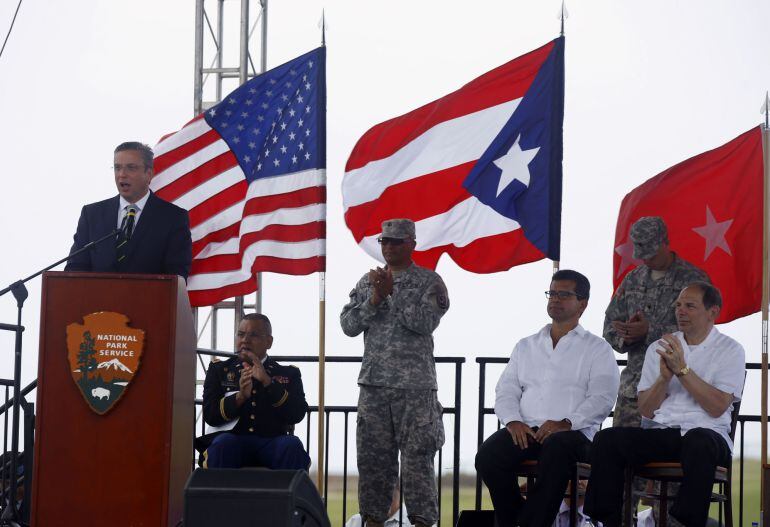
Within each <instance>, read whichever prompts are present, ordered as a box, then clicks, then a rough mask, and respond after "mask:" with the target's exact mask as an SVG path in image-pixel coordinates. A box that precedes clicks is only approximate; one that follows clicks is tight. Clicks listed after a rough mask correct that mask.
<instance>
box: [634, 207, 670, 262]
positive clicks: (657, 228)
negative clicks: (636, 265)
mask: <svg viewBox="0 0 770 527" xmlns="http://www.w3.org/2000/svg"><path fill="white" fill-rule="evenodd" d="M628 235H629V237H630V238H631V241H633V242H634V258H637V259H639V260H644V259H646V258H652V257H653V256H655V253H657V252H658V249H659V248H660V244H661V243H663V242H668V229H666V224H665V223H663V219H662V218H660V217H659V216H644V217H642V218H639V219H638V220H636V221H635V222H634V224H633V225H631V231H630V232H629V233H628Z"/></svg>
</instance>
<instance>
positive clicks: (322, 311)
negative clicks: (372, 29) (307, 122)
mask: <svg viewBox="0 0 770 527" xmlns="http://www.w3.org/2000/svg"><path fill="white" fill-rule="evenodd" d="M321 46H323V47H326V14H325V11H324V10H322V11H321ZM325 96H326V95H325V92H324V97H325ZM325 108H326V101H324V109H325ZM325 120H326V117H325V116H324V121H325ZM324 149H326V141H325V140H324ZM324 157H326V154H325V153H324ZM322 179H323V187H324V188H325V187H326V169H324V170H323V175H322ZM324 220H326V210H325V209H324ZM325 243H326V242H325V241H324V244H325ZM324 268H325V267H324ZM318 276H319V279H320V280H319V284H318V286H319V287H318V289H319V290H318V456H317V459H318V482H317V485H316V486H317V487H318V493H319V494H320V495H322V496H323V494H324V458H325V456H324V450H325V446H326V445H325V439H326V438H325V435H324V430H325V421H324V418H325V417H326V415H325V413H326V412H325V406H324V399H325V386H326V271H321V272H320V273H319V275H318ZM345 440H346V441H347V438H345Z"/></svg>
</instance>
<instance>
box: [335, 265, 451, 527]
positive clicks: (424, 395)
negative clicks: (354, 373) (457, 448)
mask: <svg viewBox="0 0 770 527" xmlns="http://www.w3.org/2000/svg"><path fill="white" fill-rule="evenodd" d="M371 289H372V286H371V284H370V283H369V276H368V274H366V275H364V276H363V278H361V280H359V281H358V284H356V287H355V288H354V289H353V290H352V291H351V292H350V302H349V303H348V304H347V305H346V306H345V307H344V308H343V309H342V314H341V315H340V323H341V325H342V330H343V332H344V333H345V334H346V335H348V336H351V337H354V336H357V335H359V334H361V333H363V334H364V356H363V360H362V363H361V373H360V374H359V377H358V384H359V385H360V395H359V402H358V421H357V431H356V447H357V458H358V473H359V480H358V488H359V492H358V500H359V506H360V512H361V516H362V518H364V519H365V520H366V519H368V520H371V521H374V522H384V521H385V520H386V519H387V513H388V508H389V506H390V502H391V499H392V496H393V489H394V486H395V484H396V480H397V478H398V453H399V451H400V452H401V473H402V476H403V492H404V500H405V502H406V507H407V510H408V511H409V518H410V520H411V521H412V523H423V524H425V525H433V524H434V523H436V522H437V521H438V496H437V492H436V474H435V472H434V468H433V458H434V457H435V455H436V451H437V450H438V449H439V448H440V447H441V445H442V444H443V443H444V426H443V423H442V421H441V406H440V405H439V404H438V399H437V397H436V389H437V383H436V365H435V362H434V360H433V336H432V334H433V331H434V330H435V329H436V328H437V327H438V325H439V322H440V320H441V317H442V316H443V315H444V313H446V312H447V310H448V309H449V297H448V296H447V290H446V286H445V285H444V282H443V280H442V279H441V277H440V276H439V275H438V274H436V273H435V272H433V271H430V270H428V269H424V268H422V267H419V266H417V265H415V264H412V265H411V266H409V267H408V268H407V269H405V270H403V271H401V272H394V273H393V292H392V294H391V295H389V296H388V297H387V298H386V299H385V300H383V301H382V302H381V303H380V304H379V305H378V306H374V305H372V304H371V302H370V297H371Z"/></svg>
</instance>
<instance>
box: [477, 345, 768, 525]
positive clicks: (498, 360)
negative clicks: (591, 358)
mask: <svg viewBox="0 0 770 527" xmlns="http://www.w3.org/2000/svg"><path fill="white" fill-rule="evenodd" d="M476 362H477V363H478V365H479V406H478V415H477V419H478V426H477V432H478V435H477V440H478V443H477V447H478V446H480V445H481V443H483V442H484V439H485V437H486V436H485V435H484V417H485V416H486V415H494V413H495V409H494V407H493V406H492V407H488V406H486V373H487V365H488V364H507V363H508V358H505V357H477V358H476ZM626 362H627V361H626V360H622V359H621V360H618V361H617V363H618V366H625V365H626ZM761 369H762V365H761V364H760V363H758V362H747V363H746V370H747V371H751V370H761ZM610 416H612V413H610ZM754 422H756V423H758V422H760V416H758V415H745V414H744V415H739V416H738V427H739V430H740V433H741V437H740V442H739V445H740V446H739V448H738V467H739V468H738V504H739V505H738V523H737V524H736V525H743V506H744V495H743V494H744V492H743V491H744V486H743V484H744V454H745V434H744V427H745V424H746V423H754ZM497 427H498V428H500V423H499V422H498V423H497ZM733 453H734V452H733ZM732 484H733V486H735V480H733V481H732ZM475 506H476V510H479V509H481V478H480V477H479V476H478V474H477V475H476V502H475Z"/></svg>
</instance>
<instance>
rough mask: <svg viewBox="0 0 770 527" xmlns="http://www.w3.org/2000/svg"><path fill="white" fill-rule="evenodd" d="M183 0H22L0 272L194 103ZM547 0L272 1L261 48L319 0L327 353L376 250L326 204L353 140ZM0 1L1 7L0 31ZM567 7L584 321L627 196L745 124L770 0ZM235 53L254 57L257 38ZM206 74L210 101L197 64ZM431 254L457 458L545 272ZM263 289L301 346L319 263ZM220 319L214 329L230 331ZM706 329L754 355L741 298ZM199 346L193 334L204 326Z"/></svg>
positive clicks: (38, 252) (536, 18) (342, 343)
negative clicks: (474, 270)
mask: <svg viewBox="0 0 770 527" xmlns="http://www.w3.org/2000/svg"><path fill="white" fill-rule="evenodd" d="M192 4H193V3H192V2H189V1H184V0H164V1H163V2H157V1H150V0H132V1H130V2H129V1H126V0H114V1H111V2H96V1H83V2H51V1H48V2H42V1H40V0H25V2H24V3H23V4H22V7H21V10H20V13H19V17H18V19H17V21H16V26H15V28H14V31H13V33H12V34H11V37H10V40H9V42H8V45H7V47H6V49H5V52H4V53H3V55H2V57H0V115H2V121H1V122H0V145H2V146H1V147H0V148H2V153H3V155H2V162H3V165H2V174H1V175H0V177H1V178H2V192H0V236H1V237H2V246H3V248H4V250H3V258H2V260H1V261H2V263H1V264H0V287H4V286H5V285H6V284H8V283H10V282H12V281H14V280H16V279H18V278H20V277H23V276H26V275H27V274H30V273H31V272H33V271H35V270H37V269H38V268H40V267H43V266H45V265H47V264H48V263H49V262H52V261H54V260H56V259H58V258H60V257H61V256H63V255H65V254H66V253H67V251H68V249H69V247H70V244H71V240H72V234H73V233H74V229H75V225H76V222H77V218H78V216H79V213H80V209H81V207H82V205H83V204H84V203H88V202H92V201H96V200H100V199H104V198H106V197H109V196H111V195H114V193H115V188H114V183H113V179H112V173H111V169H110V167H111V165H112V150H113V148H114V147H115V145H117V144H118V143H120V142H122V141H125V140H141V141H144V142H147V143H149V144H154V143H155V142H156V141H157V140H158V139H159V138H160V137H161V136H162V135H163V134H165V133H168V132H171V131H174V130H176V129H178V128H179V127H181V126H182V125H183V124H184V123H185V122H187V121H188V120H189V119H190V118H191V117H192V116H193V113H192V112H193V58H194V49H193V39H194V27H193V25H194V9H193V5H192ZM225 5H226V7H227V9H228V16H229V17H230V21H231V22H233V24H232V25H228V31H229V33H228V36H227V37H226V39H225V54H226V62H229V64H230V65H234V64H235V62H234V61H235V60H236V53H237V32H236V31H237V10H238V5H239V2H236V1H234V0H229V1H227V2H225ZM471 5H472V6H473V7H470V6H471ZM559 6H560V2H559V1H557V0H547V1H537V2H535V1H528V2H525V1H510V0H494V1H484V2H475V3H473V4H469V3H468V2H459V1H450V0H423V1H420V2H414V1H407V0H394V1H390V2H361V1H354V0H350V1H339V0H337V1H335V0H332V1H329V2H326V3H324V2H320V1H316V0H307V1H299V0H297V1H292V2H277V1H275V0H273V1H272V2H271V3H270V13H269V17H268V18H269V40H268V46H267V48H268V49H267V58H268V67H271V66H275V65H278V64H280V63H283V62H285V61H287V60H289V59H291V58H292V57H294V56H297V55H299V54H301V53H304V52H306V51H308V50H310V49H312V48H314V47H316V46H318V45H319V44H320V30H319V29H318V25H317V24H318V20H319V18H320V15H321V10H322V9H324V8H325V9H326V15H327V19H328V24H329V29H328V33H327V47H328V50H327V52H328V64H327V91H328V111H327V115H328V141H327V143H328V187H329V191H328V237H329V239H328V244H327V251H328V258H327V262H328V273H327V295H326V297H327V306H326V308H327V328H326V334H327V354H329V355H354V354H360V352H361V350H362V346H363V344H362V342H361V340H360V338H359V339H350V338H347V337H345V336H344V335H343V334H342V332H341V330H340V329H339V325H338V314H339V312H340V310H341V308H342V306H343V305H344V303H345V302H346V300H347V294H348V292H349V290H350V288H351V287H352V286H353V285H354V283H355V281H356V280H357V279H358V278H359V276H360V275H361V274H362V273H363V272H365V271H366V270H368V269H369V268H370V267H372V266H373V265H375V263H376V262H375V261H374V260H372V259H371V258H370V257H368V256H367V255H366V254H365V253H364V252H363V251H362V250H361V249H359V248H358V246H357V245H356V244H355V242H354V241H353V238H352V236H351V235H350V233H349V232H348V230H347V229H346V227H345V225H344V222H343V217H342V203H341V193H340V184H341V181H342V176H343V172H344V165H345V161H346V159H347V156H348V155H349V153H350V151H351V149H352V147H353V145H354V144H355V142H356V140H357V139H358V138H359V137H360V136H361V134H363V133H364V132H365V131H366V130H367V129H368V128H370V127H371V126H372V125H374V124H376V123H378V122H381V121H383V120H386V119H388V118H391V117H394V116H396V115H400V114H402V113H404V112H406V111H409V110H411V109H413V108H415V107H417V106H420V105H422V104H424V103H426V102H429V101H431V100H434V99H436V98H438V97H440V96H441V95H444V94H446V93H448V92H450V91H453V90H454V89H456V88H458V87H460V86H461V85H463V84H465V83H466V82H467V81H469V80H471V79H472V78H474V77H476V76H478V75H480V74H482V73H483V72H485V71H488V70H490V69H492V68H494V67H495V66H498V65H500V64H502V63H504V62H506V61H508V60H510V59H512V58H514V57H516V56H519V55H521V54H523V53H526V52H527V51H530V50H532V49H534V48H537V47H539V46H541V45H543V44H545V43H546V42H548V41H550V40H552V39H553V38H555V37H557V36H558V31H559V21H558V19H557V13H558V11H559ZM15 7H16V2H10V1H8V2H2V3H1V4H0V35H2V36H4V35H5V32H6V31H7V28H8V25H9V24H10V20H11V17H12V15H13V10H14V9H15ZM567 7H568V9H569V12H570V17H569V19H568V20H567V24H566V36H567V40H566V101H565V116H564V202H563V214H562V217H563V224H562V264H561V265H562V268H575V269H578V270H580V271H582V272H584V273H585V274H587V275H588V277H589V278H590V279H591V281H592V284H593V291H592V298H591V303H590V305H589V308H588V310H587V312H586V313H585V315H584V317H583V324H584V326H585V327H586V328H588V329H589V330H592V331H594V332H597V333H599V332H601V323H602V319H603V311H604V308H605V307H606V304H607V302H608V301H609V298H610V295H611V292H612V286H611V273H612V250H613V247H612V246H613V238H614V228H615V221H616V218H617V212H618V208H619V205H620V202H621V200H622V198H623V196H624V195H625V194H626V193H627V192H628V191H630V190H631V189H633V188H634V187H636V186H637V185H639V184H640V183H642V182H643V181H645V180H646V179H648V178H650V177H652V176H654V175H655V174H657V173H658V172H660V171H662V170H664V169H665V168H667V167H669V166H671V165H673V164H675V163H677V162H679V161H681V160H683V159H686V158H688V157H690V156H692V155H695V154H697V153H700V152H703V151H705V150H708V149H711V148H714V147H716V146H719V145H721V144H723V143H725V142H726V141H728V140H730V139H732V138H733V137H735V136H737V135H738V134H740V133H742V132H744V131H746V130H748V129H749V128H751V127H753V126H756V125H757V124H758V123H759V122H760V120H761V116H760V114H759V109H760V106H761V104H762V102H763V98H764V96H765V91H766V90H767V89H768V88H770V68H768V61H767V55H766V52H765V49H766V41H767V39H766V36H765V35H766V27H767V22H768V20H769V19H770V4H768V3H767V2H761V1H759V0H744V1H741V2H729V3H728V2H723V1H716V0H699V1H695V0H682V1H680V2H667V1H663V0H653V1H651V2H643V3H639V2H631V1H625V0H624V1H618V0H583V1H581V2H571V3H569V4H568V6H567ZM210 9H212V10H213V2H212V4H211V7H210ZM253 9H254V10H256V8H255V7H253ZM251 50H252V54H253V55H254V60H255V62H256V63H257V64H258V56H259V43H258V42H257V41H255V42H253V43H252V46H251ZM206 90H207V95H208V97H207V98H208V99H211V96H212V94H213V91H212V90H213V83H212V82H211V81H209V83H208V84H207V86H206ZM438 271H439V272H440V273H441V275H442V276H443V277H444V279H445V281H446V284H447V286H448V289H449V293H450V298H451V302H452V307H451V309H450V311H449V312H448V314H447V315H446V316H445V317H444V319H443V321H442V323H441V326H440V327H439V328H438V330H437V331H436V334H435V340H436V354H437V355H441V356H445V355H447V356H462V357H465V358H466V365H465V367H464V371H463V378H464V380H465V382H464V390H465V394H464V415H463V421H462V422H463V425H464V427H465V428H466V429H467V430H468V431H467V433H466V432H463V437H462V445H463V448H462V452H463V454H462V462H463V468H464V469H465V470H472V459H473V454H474V452H475V415H474V413H475V409H476V402H475V401H476V397H477V391H476V390H477V382H476V379H477V375H478V368H477V365H476V363H475V357H478V356H495V357H507V356H508V355H509V354H510V351H511V349H512V347H513V345H514V344H515V342H516V341H517V340H518V339H519V338H521V337H524V336H526V335H528V334H530V333H533V332H534V331H536V330H537V329H539V328H540V327H541V326H542V325H543V324H544V323H545V322H547V319H546V314H545V298H544V297H543V291H544V290H545V289H546V288H547V285H548V281H549V275H550V273H551V263H550V262H549V261H541V262H536V263H533V264H530V265H526V266H523V267H518V268H514V269H512V270H511V271H509V272H506V273H499V274H495V275H474V274H470V273H467V272H465V271H462V270H460V269H458V268H457V266H456V265H455V264H454V263H453V262H452V261H450V260H442V261H441V262H440V264H439V267H438ZM29 290H30V299H29V300H28V301H27V304H26V308H25V312H24V324H25V325H26V326H27V328H28V330H27V332H26V334H25V337H24V353H25V358H24V367H23V377H24V379H23V382H24V384H26V383H27V382H29V381H30V380H32V379H33V378H35V376H36V375H37V367H38V365H37V360H36V355H37V343H38V323H39V310H40V280H39V279H36V280H34V281H32V282H31V283H30V284H29ZM263 290H264V311H265V312H266V313H267V314H269V315H270V316H271V318H272V319H273V321H274V328H275V336H276V339H275V346H274V350H273V351H274V353H275V354H280V355H307V354H314V353H316V350H317V333H318V277H317V275H313V276H309V277H300V278H296V277H283V276H277V275H267V276H266V277H265V283H264V288H263ZM204 316H205V313H204ZM14 320H15V304H14V302H13V300H12V298H11V297H10V295H7V296H5V297H0V321H2V322H13V321H14ZM225 326H227V324H225ZM227 329H229V328H228V327H225V328H224V329H223V332H222V333H221V336H220V342H224V343H225V344H223V346H227V347H231V344H230V342H229V340H230V336H228V335H227V332H226V330H227ZM722 329H723V331H725V332H726V333H728V334H729V335H732V336H734V337H735V338H737V339H738V340H740V341H741V342H742V343H743V345H744V346H745V348H746V352H747V359H748V360H749V361H759V360H760V344H761V339H760V337H761V332H760V329H761V328H760V318H759V316H758V315H754V316H750V317H746V318H745V319H742V320H739V321H736V322H733V323H730V324H728V325H725V326H723V327H722ZM209 343H210V341H209V335H208V334H204V338H203V339H202V340H201V342H200V345H201V346H202V347H208V346H209ZM12 346H13V341H12V338H10V336H9V335H0V377H6V378H9V377H11V375H12V349H13V348H12ZM303 371H304V372H305V373H304V375H305V377H306V384H307V386H306V391H307V392H308V397H309V399H310V401H311V402H315V401H316V400H317V393H318V388H317V384H316V382H317V381H316V377H315V373H314V371H312V369H311V368H310V367H309V366H307V367H305V368H304V370H303ZM440 371H441V373H440V377H441V378H440V381H439V383H440V398H441V399H442V401H444V402H445V403H446V404H447V405H448V404H449V403H450V402H451V401H452V398H453V391H452V390H453V387H452V377H451V372H450V371H449V370H446V371H443V370H440ZM354 375H355V370H354V369H350V370H346V369H344V368H341V367H335V366H330V367H329V368H328V370H327V379H328V383H329V389H328V394H327V403H329V404H352V403H354V400H355V399H354V394H355V384H354ZM496 376H497V370H495V371H493V372H491V373H490V377H491V378H492V379H493V380H492V384H494V380H496ZM747 383H748V384H747V392H746V393H747V398H746V399H747V400H746V402H745V403H744V406H743V408H744V409H745V411H746V412H752V413H757V412H758V411H759V401H758V398H759V397H758V394H759V391H758V386H759V376H758V374H756V373H754V374H750V375H749V379H748V381H747ZM491 393H492V391H491V389H490V390H488V394H489V395H490V396H491ZM490 424H491V422H490ZM488 426H489V425H488ZM758 435H759V428H758V427H757V426H755V427H753V428H749V429H748V431H747V440H748V441H749V443H752V442H753V443H756V442H757V441H758V439H757V438H758Z"/></svg>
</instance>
